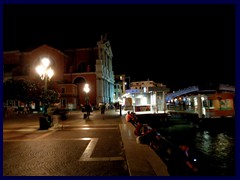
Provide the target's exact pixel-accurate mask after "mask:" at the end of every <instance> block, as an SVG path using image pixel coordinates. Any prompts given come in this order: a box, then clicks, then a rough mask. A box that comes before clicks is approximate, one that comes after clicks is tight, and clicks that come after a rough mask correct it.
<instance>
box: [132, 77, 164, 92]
mask: <svg viewBox="0 0 240 180" xmlns="http://www.w3.org/2000/svg"><path fill="white" fill-rule="evenodd" d="M130 87H131V89H141V90H142V91H143V92H149V87H161V88H166V85H163V84H162V83H156V82H154V81H149V80H148V81H134V82H131V85H130Z"/></svg>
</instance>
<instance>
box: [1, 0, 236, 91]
mask: <svg viewBox="0 0 240 180" xmlns="http://www.w3.org/2000/svg"><path fill="white" fill-rule="evenodd" d="M3 20H4V22H3V23H4V24H3V37H4V39H3V50H4V51H9V50H29V49H33V48H37V47H38V46H41V45H42V44H47V45H49V46H52V47H54V48H56V49H60V50H64V49H69V48H82V47H95V46H96V43H97V41H98V40H100V36H101V34H105V33H107V37H108V40H109V41H110V43H111V46H112V51H113V71H114V74H122V73H123V74H126V75H127V76H130V77H131V81H134V80H136V81H138V80H148V79H149V80H153V81H156V82H159V83H163V84H166V85H167V87H170V88H171V90H178V89H181V88H187V87H189V86H192V85H201V86H211V85H214V84H218V83H223V84H230V85H235V12H234V5H227V4H223V5H220V4H215V5H161V4H158V5H157V4H154V5H150V4H149V5H146V4H145V5H137V4H135V5H100V4H99V5H96V4H94V5H83V4H82V5H81V4H78V5H76V4H75V5H66V4H65V5H57V4H55V5H27V4H26V5H4V14H3Z"/></svg>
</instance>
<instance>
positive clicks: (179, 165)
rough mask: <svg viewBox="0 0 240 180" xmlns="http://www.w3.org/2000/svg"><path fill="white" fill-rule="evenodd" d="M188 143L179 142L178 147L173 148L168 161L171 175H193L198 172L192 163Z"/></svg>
mask: <svg viewBox="0 0 240 180" xmlns="http://www.w3.org/2000/svg"><path fill="white" fill-rule="evenodd" d="M189 153H190V152H189V145H187V144H181V145H179V146H178V148H175V149H173V152H172V155H171V159H170V162H169V166H168V169H169V173H170V174H171V175H191V174H192V175H193V174H195V173H197V172H198V168H197V167H196V166H195V165H193V163H192V160H191V157H190V154H189Z"/></svg>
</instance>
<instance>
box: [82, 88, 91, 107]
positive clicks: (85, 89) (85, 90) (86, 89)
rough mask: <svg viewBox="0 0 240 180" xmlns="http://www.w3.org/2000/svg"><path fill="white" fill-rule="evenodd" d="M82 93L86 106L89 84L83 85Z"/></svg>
mask: <svg viewBox="0 0 240 180" xmlns="http://www.w3.org/2000/svg"><path fill="white" fill-rule="evenodd" d="M83 91H84V92H85V93H86V96H85V101H86V104H88V100H89V97H88V95H87V94H88V93H89V91H90V88H89V84H85V85H84V88H83Z"/></svg>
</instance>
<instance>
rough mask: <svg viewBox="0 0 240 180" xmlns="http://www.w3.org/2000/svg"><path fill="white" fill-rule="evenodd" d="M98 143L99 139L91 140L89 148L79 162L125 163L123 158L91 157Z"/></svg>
mask: <svg viewBox="0 0 240 180" xmlns="http://www.w3.org/2000/svg"><path fill="white" fill-rule="evenodd" d="M97 142H98V138H91V141H90V142H89V144H88V146H87V147H86V149H85V151H84V152H83V154H82V156H81V157H80V159H79V161H123V160H124V159H123V158H122V157H120V156H119V157H94V158H93V157H91V155H92V152H93V150H94V148H95V146H96V144H97Z"/></svg>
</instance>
